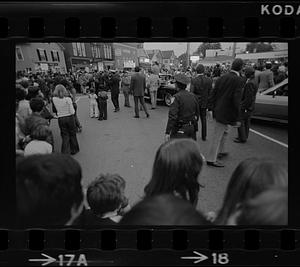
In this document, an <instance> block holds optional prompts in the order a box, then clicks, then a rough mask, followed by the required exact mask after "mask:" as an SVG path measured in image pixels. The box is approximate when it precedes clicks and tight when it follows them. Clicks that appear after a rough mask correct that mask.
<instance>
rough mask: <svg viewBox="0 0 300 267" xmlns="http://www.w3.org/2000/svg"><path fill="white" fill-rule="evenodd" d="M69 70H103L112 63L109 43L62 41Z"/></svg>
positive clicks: (112, 57)
mask: <svg viewBox="0 0 300 267" xmlns="http://www.w3.org/2000/svg"><path fill="white" fill-rule="evenodd" d="M62 45H63V47H64V48H65V50H64V53H65V58H66V65H67V68H68V71H69V70H72V71H76V70H83V71H84V70H85V71H91V70H97V71H100V70H103V69H110V68H112V66H113V65H114V60H113V59H114V54H113V48H112V44H111V43H62Z"/></svg>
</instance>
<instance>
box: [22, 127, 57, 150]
mask: <svg viewBox="0 0 300 267" xmlns="http://www.w3.org/2000/svg"><path fill="white" fill-rule="evenodd" d="M50 135H52V132H51V130H50V128H49V127H48V126H45V125H39V126H37V127H36V128H35V129H34V130H33V132H32V134H31V136H30V137H31V141H30V142H29V143H28V144H27V145H26V147H25V150H24V156H30V155H34V154H51V153H52V145H50V144H49V143H48V142H47V141H46V140H47V139H48V138H49V136H50Z"/></svg>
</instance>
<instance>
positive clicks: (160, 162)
mask: <svg viewBox="0 0 300 267" xmlns="http://www.w3.org/2000/svg"><path fill="white" fill-rule="evenodd" d="M203 161H204V158H203V156H202V155H201V152H200V148H199V145H198V143H197V142H195V141H194V140H192V139H173V140H171V141H169V142H166V143H164V144H162V145H161V146H160V147H159V149H158V151H157V152H156V156H155V160H154V164H153V170H152V178H151V180H150V182H149V183H148V185H147V186H146V187H145V194H146V196H148V197H150V196H154V195H160V194H165V193H168V194H179V196H180V197H182V198H183V199H185V200H189V201H190V202H191V203H193V204H196V203H197V201H198V193H199V190H200V184H199V182H198V178H199V174H200V172H201V170H202V167H203Z"/></svg>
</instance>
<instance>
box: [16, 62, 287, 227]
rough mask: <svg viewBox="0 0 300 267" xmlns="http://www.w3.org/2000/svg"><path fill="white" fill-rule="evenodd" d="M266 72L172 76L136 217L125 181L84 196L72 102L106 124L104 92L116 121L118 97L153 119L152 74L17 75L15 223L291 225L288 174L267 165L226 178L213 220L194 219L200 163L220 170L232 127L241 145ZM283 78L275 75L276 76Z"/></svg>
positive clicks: (108, 177) (101, 181)
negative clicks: (57, 145) (55, 128)
mask: <svg viewBox="0 0 300 267" xmlns="http://www.w3.org/2000/svg"><path fill="white" fill-rule="evenodd" d="M269 65H270V64H269V63H268V62H267V63H266V70H265V71H262V72H261V73H259V74H257V71H258V70H257V69H255V66H250V65H246V66H245V64H244V62H243V61H242V60H241V59H235V60H234V61H233V63H232V65H231V66H230V68H229V67H228V66H227V67H226V68H223V67H220V66H216V67H215V68H213V69H210V68H205V67H204V66H203V65H201V64H198V65H197V67H196V68H195V70H187V71H186V72H183V71H181V72H179V73H178V72H177V73H175V75H174V83H175V88H176V89H177V90H178V93H176V94H175V95H174V101H173V103H172V105H171V106H170V109H169V115H168V123H167V126H166V132H165V134H166V142H165V143H164V144H162V145H161V146H160V148H159V149H158V151H157V153H156V156H155V159H154V164H153V171H152V177H151V178H150V179H149V182H148V184H147V185H146V187H145V189H144V197H143V199H141V201H140V202H139V203H137V204H136V205H134V206H133V207H130V205H129V200H128V198H127V197H126V195H125V187H126V182H125V181H130V179H129V178H130V177H126V178H125V177H122V175H119V174H99V176H97V177H96V178H95V180H94V181H93V182H92V183H91V184H90V185H89V186H88V189H87V192H86V194H85V193H83V189H82V185H81V181H82V173H81V167H80V164H79V163H78V162H77V161H76V160H74V159H73V158H72V157H71V156H70V155H74V154H76V153H78V152H79V151H80V148H79V144H78V141H77V133H79V132H80V131H81V130H82V127H81V124H80V122H79V120H78V117H77V104H76V93H77V92H81V93H83V94H88V97H89V102H90V117H91V118H98V120H100V121H101V120H107V101H108V91H110V96H111V101H112V103H113V105H114V108H115V109H114V112H120V104H119V94H120V89H121V90H122V91H123V94H124V99H125V101H124V106H125V107H131V105H130V101H129V94H130V93H131V94H133V97H134V106H135V108H134V112H135V116H134V118H139V111H140V108H142V109H143V110H144V112H145V115H146V117H147V118H149V116H150V114H149V111H148V109H147V106H146V105H145V101H144V94H145V91H146V90H149V92H150V95H151V108H152V109H155V108H156V98H157V90H158V88H159V86H160V82H161V81H160V79H159V73H160V69H159V66H158V64H154V66H153V67H152V68H151V69H150V70H149V71H147V72H146V71H145V70H141V69H140V68H139V67H136V68H135V69H134V73H129V72H127V71H123V72H118V71H113V70H110V71H103V72H94V73H86V72H76V73H68V74H64V75H63V74H57V73H55V74H52V73H39V74H32V75H27V74H24V73H18V74H17V81H16V103H17V105H16V151H17V155H18V156H19V157H17V175H16V177H17V208H18V212H17V214H18V217H19V219H18V220H17V221H18V222H19V223H21V224H24V225H32V226H45V225H48V226H51V225H79V226H89V225H94V226H95V225H99V226H101V225H111V224H121V225H126V224H133V225H212V224H216V225H237V224H238V225H247V224H249V225H252V224H258V225H270V224H271V225H272V224H273V225H284V224H287V214H288V213H287V187H288V175H287V166H285V165H283V164H281V163H278V162H276V161H273V160H271V159H258V158H251V159H247V160H244V161H242V162H241V163H240V164H239V165H238V166H237V168H236V169H235V171H234V172H233V174H232V177H231V179H230V182H229V184H228V187H227V190H226V193H225V197H224V201H223V205H222V207H221V209H220V210H219V211H211V212H209V213H208V214H204V213H203V212H202V211H201V210H196V209H195V207H196V206H197V204H198V202H199V194H200V195H201V190H205V188H203V185H202V184H201V173H202V170H203V166H204V163H206V165H208V166H212V167H224V165H223V164H222V163H220V162H219V161H218V159H221V158H224V157H226V156H227V155H228V151H227V150H226V146H225V144H226V139H227V137H228V132H229V129H230V126H234V127H238V137H237V138H236V140H235V142H237V143H244V142H246V140H247V138H248V134H249V123H250V117H251V113H252V112H253V109H254V102H255V96H256V92H257V91H258V90H259V88H262V87H260V84H265V80H264V79H265V76H266V77H268V78H267V80H268V81H270V79H269V77H270V75H269V74H268V75H267V74H266V75H265V72H266V73H267V72H268V73H269V72H270V69H272V68H270V67H269ZM284 67H285V69H284V70H285V71H284V73H285V75H287V69H286V67H287V66H284ZM218 69H220V71H219V70H218ZM279 69H280V70H281V71H279ZM282 70H283V68H282V66H280V67H278V73H281V72H282ZM272 73H273V72H272ZM278 75H279V74H278ZM281 76H282V75H281ZM263 77H264V78H263ZM274 77H277V76H272V80H274V81H273V82H274V83H275V78H274ZM284 77H286V76H284ZM277 78H278V77H277ZM280 79H283V76H282V77H281V78H280ZM280 79H279V78H278V79H277V80H276V82H280V81H279V80H280ZM188 85H189V86H190V89H189V91H190V92H189V91H187V90H186V88H187V86H188ZM267 86H269V87H270V86H272V83H267ZM263 90H265V88H263ZM206 117H209V118H211V119H213V120H214V130H213V135H212V136H211V140H210V141H211V143H210V149H209V154H208V155H207V157H206V159H205V158H204V156H203V155H202V154H201V149H200V148H199V144H198V143H197V142H196V141H194V140H196V132H197V131H198V120H199V118H200V119H201V126H202V129H201V135H202V140H203V141H206V138H207V130H206ZM52 119H58V125H59V128H60V133H61V137H62V147H61V153H56V152H57V151H54V141H53V140H54V138H53V133H52V131H51V128H50V123H51V120H52ZM187 138H189V139H187ZM192 139H194V140H192ZM198 206H199V205H198ZM200 207H201V203H200Z"/></svg>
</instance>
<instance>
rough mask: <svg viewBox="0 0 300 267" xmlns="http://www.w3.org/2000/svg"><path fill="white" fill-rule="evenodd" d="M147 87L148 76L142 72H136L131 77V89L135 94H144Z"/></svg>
mask: <svg viewBox="0 0 300 267" xmlns="http://www.w3.org/2000/svg"><path fill="white" fill-rule="evenodd" d="M145 89H146V77H145V76H144V75H143V74H141V73H135V74H133V75H132V77H131V81H130V91H131V92H133V96H144V94H145Z"/></svg>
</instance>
